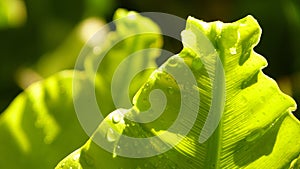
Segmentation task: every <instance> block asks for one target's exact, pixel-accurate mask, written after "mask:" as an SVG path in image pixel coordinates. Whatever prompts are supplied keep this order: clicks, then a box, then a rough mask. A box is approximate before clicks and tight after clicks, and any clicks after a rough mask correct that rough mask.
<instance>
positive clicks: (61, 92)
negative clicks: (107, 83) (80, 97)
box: [0, 71, 88, 169]
mask: <svg viewBox="0 0 300 169" xmlns="http://www.w3.org/2000/svg"><path fill="white" fill-rule="evenodd" d="M72 76H73V71H65V72H61V73H59V74H56V75H54V76H52V77H50V78H48V79H46V80H44V81H41V82H37V83H34V84H33V85H31V86H30V87H29V88H28V89H26V90H25V91H24V92H23V93H22V94H20V95H19V96H18V97H17V98H16V99H15V100H14V101H13V102H12V103H11V105H10V106H9V107H8V109H7V110H5V111H4V112H3V114H1V118H0V137H1V140H0V151H1V152H2V154H1V162H0V168H7V169H13V168H20V167H22V168H53V167H54V166H55V164H56V163H57V162H58V161H59V160H60V159H61V158H62V157H64V156H65V155H67V154H68V153H70V152H71V151H72V150H73V149H74V147H77V146H79V145H80V144H82V143H84V141H86V139H87V138H88V137H87V135H86V134H85V132H84V131H83V130H82V128H81V126H80V124H79V123H78V120H77V116H76V114H75V111H74V108H73V103H72V92H71V91H72V90H71V88H72ZM78 78H79V77H78ZM80 78H81V80H85V79H84V78H85V76H83V74H81V77H80ZM72 131H76V134H74V133H73V132H72ZM66 140H68V141H66Z"/></svg>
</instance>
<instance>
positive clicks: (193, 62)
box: [192, 57, 203, 70]
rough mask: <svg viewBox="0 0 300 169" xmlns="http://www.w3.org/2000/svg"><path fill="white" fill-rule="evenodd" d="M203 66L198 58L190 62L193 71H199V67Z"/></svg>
mask: <svg viewBox="0 0 300 169" xmlns="http://www.w3.org/2000/svg"><path fill="white" fill-rule="evenodd" d="M202 66H203V64H202V61H201V59H200V58H199V57H196V58H194V59H193V61H192V67H193V68H194V69H195V70H199V69H201V67H202Z"/></svg>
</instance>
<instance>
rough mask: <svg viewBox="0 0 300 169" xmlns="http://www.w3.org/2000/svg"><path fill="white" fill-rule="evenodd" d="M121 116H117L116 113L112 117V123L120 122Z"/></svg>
mask: <svg viewBox="0 0 300 169" xmlns="http://www.w3.org/2000/svg"><path fill="white" fill-rule="evenodd" d="M121 118H122V117H121V114H119V113H117V114H115V115H114V116H113V117H112V121H113V123H115V124H116V123H119V122H120V121H121Z"/></svg>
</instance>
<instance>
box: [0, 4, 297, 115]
mask: <svg viewBox="0 0 300 169" xmlns="http://www.w3.org/2000/svg"><path fill="white" fill-rule="evenodd" d="M117 8H126V9H128V10H135V11H138V12H165V13H169V14H173V15H177V16H179V17H182V18H187V17H188V16H194V17H196V18H199V19H202V20H205V21H214V20H221V21H224V22H232V21H235V20H237V19H240V18H242V17H244V16H246V15H249V14H251V15H253V16H254V17H255V18H256V19H257V20H258V22H259V24H260V25H261V27H262V30H263V34H262V38H261V41H260V43H259V45H258V46H257V47H256V48H255V50H256V51H257V52H258V53H260V54H262V55H263V56H264V57H265V58H266V59H267V60H268V62H269V66H268V67H267V68H265V69H264V72H265V73H266V74H268V75H269V76H270V77H272V78H274V79H275V80H276V81H277V82H278V83H279V85H280V87H281V89H282V90H283V91H284V92H285V93H287V94H289V95H292V96H293V97H294V98H295V100H296V102H298V103H299V104H300V51H299V49H300V1H299V0H264V1H261V0H244V1H238V0H190V1H182V0H172V1H171V0H164V1H159V0H143V1H141V0H64V1H60V0H43V1H40V0H0V80H1V83H0V93H1V95H0V112H2V111H3V110H4V109H5V108H6V107H7V106H8V105H9V103H10V102H11V101H12V100H13V99H14V98H15V97H16V96H17V95H18V94H19V93H20V92H21V91H22V90H23V89H24V88H26V87H27V86H28V85H29V84H31V83H32V82H34V81H37V80H40V79H43V78H45V77H47V76H49V75H51V74H53V73H55V72H58V71H60V70H64V69H71V68H73V67H74V63H75V60H76V58H77V56H78V54H79V52H80V50H81V48H82V46H83V45H84V43H85V42H86V41H87V40H88V39H89V37H90V36H91V35H92V34H93V33H94V32H95V31H97V30H98V29H99V28H100V27H101V25H103V24H105V23H106V22H109V21H111V20H112V16H113V13H114V11H115V10H116V9H117ZM164 48H165V49H168V50H171V51H173V52H178V51H180V49H181V46H180V44H179V43H178V42H176V41H175V40H172V39H169V38H166V39H165V47H164ZM299 113H300V111H297V112H295V114H296V116H297V117H298V118H299V117H300V116H299Z"/></svg>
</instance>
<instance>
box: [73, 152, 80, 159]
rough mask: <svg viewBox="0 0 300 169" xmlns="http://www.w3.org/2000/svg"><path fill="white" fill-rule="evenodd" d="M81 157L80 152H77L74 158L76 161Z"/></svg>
mask: <svg viewBox="0 0 300 169" xmlns="http://www.w3.org/2000/svg"><path fill="white" fill-rule="evenodd" d="M79 158H80V154H79V153H78V154H75V155H74V157H73V160H74V161H77V160H78V159H79Z"/></svg>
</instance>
